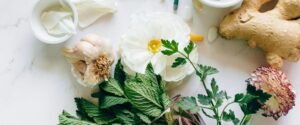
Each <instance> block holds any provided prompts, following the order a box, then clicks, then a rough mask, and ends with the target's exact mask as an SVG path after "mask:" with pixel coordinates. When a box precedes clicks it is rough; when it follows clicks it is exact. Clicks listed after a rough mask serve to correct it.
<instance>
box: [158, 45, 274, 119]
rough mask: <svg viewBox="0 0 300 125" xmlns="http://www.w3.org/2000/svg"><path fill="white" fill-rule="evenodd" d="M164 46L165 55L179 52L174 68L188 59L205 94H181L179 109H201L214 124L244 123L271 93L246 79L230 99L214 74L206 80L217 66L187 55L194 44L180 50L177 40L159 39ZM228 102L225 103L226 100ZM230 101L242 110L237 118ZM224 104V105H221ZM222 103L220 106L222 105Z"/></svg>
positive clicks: (192, 110) (216, 71) (215, 70)
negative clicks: (196, 61)
mask: <svg viewBox="0 0 300 125" xmlns="http://www.w3.org/2000/svg"><path fill="white" fill-rule="evenodd" d="M161 41H162V44H163V46H164V48H165V50H163V51H162V53H163V54H164V55H167V56H171V55H173V54H175V53H178V54H180V55H181V56H180V57H177V58H176V59H175V61H174V63H173V64H172V67H173V68H176V67H179V66H182V65H185V64H186V63H189V64H190V65H192V66H193V68H194V70H195V72H196V75H197V76H198V77H199V80H200V83H201V84H202V85H203V87H204V90H205V93H206V94H198V95H197V96H196V97H193V96H192V97H184V98H183V99H182V100H181V101H180V102H177V106H178V107H179V108H181V109H182V110H188V111H190V112H191V113H195V114H196V113H199V112H200V111H201V112H202V113H203V114H204V115H205V116H207V117H208V118H211V119H215V120H216V122H217V125H221V124H222V121H225V122H230V121H231V122H232V123H233V124H234V125H238V124H239V125H246V124H247V123H248V122H249V120H250V119H251V114H255V113H256V112H257V111H258V110H259V109H260V108H261V107H262V105H263V104H264V103H265V102H266V101H267V100H268V99H269V98H270V97H271V95H269V94H267V93H264V92H263V91H261V90H256V88H255V87H254V86H252V85H250V84H249V83H248V86H247V92H246V93H237V94H235V96H234V98H233V99H232V98H231V97H230V96H228V95H227V92H226V91H224V90H220V89H219V86H218V85H217V81H216V80H215V78H212V79H211V80H210V84H208V83H207V81H208V76H210V75H213V74H216V73H218V70H217V69H216V68H213V67H211V66H205V65H201V64H194V63H193V62H192V61H191V59H190V53H191V52H192V51H193V50H194V49H195V48H196V46H195V44H194V43H193V42H192V41H191V42H190V43H189V44H188V45H187V46H186V47H185V48H184V49H183V50H184V52H181V51H179V48H178V43H177V42H176V41H174V40H172V41H169V40H161ZM225 102H227V104H225ZM232 104H238V105H239V106H240V108H241V110H242V112H243V113H244V116H243V118H242V119H241V120H240V119H238V118H237V117H236V116H235V113H234V111H233V110H231V109H229V110H228V109H227V108H228V107H229V106H230V105H232ZM224 105H225V106H224ZM221 107H223V108H221Z"/></svg>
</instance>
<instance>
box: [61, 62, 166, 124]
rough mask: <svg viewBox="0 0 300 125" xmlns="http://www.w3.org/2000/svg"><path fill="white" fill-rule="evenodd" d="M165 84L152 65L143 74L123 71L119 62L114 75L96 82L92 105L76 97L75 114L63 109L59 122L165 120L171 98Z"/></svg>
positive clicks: (88, 122) (107, 122) (148, 122)
mask: <svg viewBox="0 0 300 125" xmlns="http://www.w3.org/2000/svg"><path fill="white" fill-rule="evenodd" d="M164 84H165V83H164V82H163V81H162V79H161V77H160V76H158V75H156V74H155V73H154V71H153V68H152V66H151V64H149V65H148V66H147V69H146V72H145V74H139V73H136V74H134V75H129V74H126V73H125V72H124V70H123V66H122V64H121V61H120V60H119V61H118V64H117V65H116V68H115V78H113V77H110V78H109V79H108V81H105V82H103V83H101V84H100V85H99V89H100V91H99V92H96V93H93V94H92V97H96V98H98V99H99V101H98V102H99V105H95V104H93V103H91V102H89V101H87V100H85V99H83V98H75V102H76V105H77V111H76V112H77V116H78V118H77V117H75V116H71V115H70V114H69V113H67V112H63V113H62V114H61V115H60V117H59V124H60V125H111V124H122V125H123V124H126V125H140V124H152V123H157V122H161V121H163V122H167V121H166V119H165V118H164V117H163V116H164V113H165V111H166V110H167V109H168V108H169V107H170V105H171V100H170V98H169V96H168V95H167V93H166V91H165V85H164Z"/></svg>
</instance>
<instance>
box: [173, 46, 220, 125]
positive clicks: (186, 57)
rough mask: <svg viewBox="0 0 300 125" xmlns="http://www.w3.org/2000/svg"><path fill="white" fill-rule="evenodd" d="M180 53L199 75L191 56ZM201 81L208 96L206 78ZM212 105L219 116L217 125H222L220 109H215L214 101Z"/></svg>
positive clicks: (211, 102)
mask: <svg viewBox="0 0 300 125" xmlns="http://www.w3.org/2000/svg"><path fill="white" fill-rule="evenodd" d="M178 53H179V54H180V55H182V56H183V57H184V58H185V59H187V60H188V62H189V63H190V64H191V65H192V66H193V68H194V70H195V71H196V72H197V73H199V71H198V69H197V68H196V66H195V65H194V63H193V62H192V60H191V59H190V58H189V56H186V55H185V54H184V53H182V52H180V51H178ZM200 79H201V82H202V85H203V87H204V89H205V92H206V94H207V95H208V89H207V86H206V83H205V80H204V78H200ZM210 104H211V106H212V110H213V112H214V114H215V116H217V118H216V120H217V125H222V124H221V119H220V116H219V112H218V109H216V108H213V107H215V105H214V103H213V101H210Z"/></svg>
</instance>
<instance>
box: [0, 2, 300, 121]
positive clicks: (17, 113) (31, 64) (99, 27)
mask: <svg viewBox="0 0 300 125" xmlns="http://www.w3.org/2000/svg"><path fill="white" fill-rule="evenodd" d="M36 2H37V0H1V1H0V10H1V11H0V36H1V37H0V38H1V39H2V40H1V44H2V45H1V46H0V59H1V61H0V81H1V82H0V85H1V87H0V125H55V124H57V123H58V115H59V114H60V113H61V112H62V110H63V109H65V110H67V111H69V112H71V113H72V114H74V113H75V111H74V110H75V103H74V101H73V98H74V97H76V96H81V97H86V98H90V97H89V94H90V90H89V89H87V88H83V87H82V86H80V85H79V84H77V82H76V80H75V79H74V78H73V76H72V75H71V73H70V65H69V64H68V63H67V62H66V60H65V59H64V57H63V56H62V53H61V50H62V48H63V47H64V46H68V45H71V44H73V43H75V42H76V41H78V40H79V39H80V37H82V36H83V35H85V34H88V33H97V34H99V35H102V36H104V37H107V38H110V39H111V41H113V42H114V43H117V42H119V41H120V36H121V35H122V34H124V33H125V32H126V29H127V28H128V23H129V20H130V18H129V17H130V15H131V14H133V13H136V12H140V11H168V12H173V11H172V0H164V2H162V0H143V2H141V0H119V4H118V12H117V13H115V14H114V15H109V16H105V17H104V18H101V19H99V20H98V21H97V22H96V23H95V24H93V25H92V26H90V27H88V28H86V29H81V30H78V33H77V35H75V36H74V37H72V38H71V39H70V40H69V41H67V42H65V43H62V44H56V45H48V44H44V43H42V42H40V41H38V40H37V39H36V38H35V37H34V36H33V34H32V31H31V29H30V24H29V18H30V15H31V10H32V8H33V6H34V4H35V3H36ZM180 2H181V3H180V6H179V10H178V14H179V15H180V16H182V17H186V15H184V11H187V10H188V9H189V7H191V1H190V0H182V1H180ZM228 11H229V9H214V8H209V7H205V8H204V11H202V12H196V11H195V12H193V13H192V15H193V19H192V20H191V21H189V24H190V26H191V27H192V30H193V32H195V33H199V34H203V35H205V36H207V30H208V28H209V27H211V26H215V25H217V24H218V22H219V21H220V19H221V18H222V17H223V15H224V14H225V13H226V12H228ZM199 53H200V60H199V62H200V63H203V64H208V65H211V66H214V67H217V68H218V69H219V70H220V73H219V74H217V75H216V79H217V81H218V83H219V85H220V88H221V89H225V90H227V91H228V93H229V94H231V93H235V92H244V91H245V88H246V83H245V82H244V81H245V79H247V78H248V77H249V73H250V72H252V71H253V70H254V69H255V68H257V67H258V66H260V65H264V64H265V61H264V55H263V53H262V52H261V51H260V50H258V49H250V48H249V47H247V46H246V42H241V41H234V40H232V41H226V40H223V39H222V38H218V39H217V40H216V42H213V43H208V42H206V41H205V42H204V43H199ZM283 70H284V72H285V73H286V74H287V75H288V77H289V79H290V80H291V81H292V83H293V86H294V88H295V90H296V91H298V94H297V96H298V97H299V93H300V84H299V83H298V82H299V81H300V77H299V74H300V62H299V63H289V62H286V63H285V67H284V68H283ZM185 83H186V84H183V85H180V86H179V87H177V88H176V89H175V90H173V91H171V92H170V93H171V94H173V95H174V94H177V93H181V94H182V95H195V94H196V93H198V92H202V90H203V89H202V87H201V86H200V84H199V83H198V82H197V78H196V77H195V76H191V77H190V78H187V79H186V80H185ZM298 104H300V101H299V99H298V98H297V100H296V106H295V107H294V109H293V110H291V111H290V113H289V114H288V115H287V116H285V117H281V118H280V119H279V120H278V121H277V122H276V121H274V120H273V119H272V118H264V117H262V116H261V115H259V114H258V115H255V116H254V117H253V120H252V121H251V124H252V125H298V124H299V123H298V122H299V121H300V119H299V116H300V106H299V105H298ZM233 108H234V109H235V110H236V112H238V114H237V115H238V116H241V112H240V111H239V110H240V109H239V108H238V107H233ZM205 121H207V125H211V124H215V123H214V121H212V120H209V119H207V118H205Z"/></svg>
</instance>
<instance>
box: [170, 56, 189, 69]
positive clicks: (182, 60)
mask: <svg viewBox="0 0 300 125" xmlns="http://www.w3.org/2000/svg"><path fill="white" fill-rule="evenodd" d="M184 64H186V60H185V58H182V57H177V58H176V59H175V62H174V63H173V64H172V68H176V67H178V66H179V65H184Z"/></svg>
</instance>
